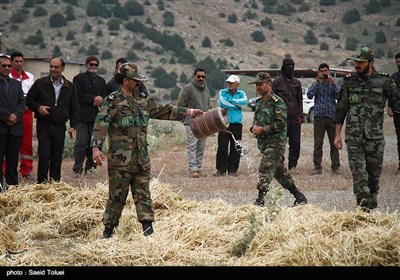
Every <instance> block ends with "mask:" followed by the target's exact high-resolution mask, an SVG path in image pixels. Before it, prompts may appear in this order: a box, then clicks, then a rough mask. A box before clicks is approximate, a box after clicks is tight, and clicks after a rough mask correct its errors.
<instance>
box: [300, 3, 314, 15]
mask: <svg viewBox="0 0 400 280" xmlns="http://www.w3.org/2000/svg"><path fill="white" fill-rule="evenodd" d="M310 9H311V7H310V5H309V4H307V3H303V4H301V6H300V7H299V12H300V13H302V12H308V11H309V10H310Z"/></svg>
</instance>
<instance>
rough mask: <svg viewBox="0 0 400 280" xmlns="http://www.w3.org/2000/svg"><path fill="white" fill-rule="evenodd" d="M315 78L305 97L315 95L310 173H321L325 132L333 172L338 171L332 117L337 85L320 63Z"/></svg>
mask: <svg viewBox="0 0 400 280" xmlns="http://www.w3.org/2000/svg"><path fill="white" fill-rule="evenodd" d="M318 71H319V73H318V74H317V79H316V81H315V82H314V83H312V84H311V86H310V87H309V89H308V92H307V97H308V98H310V99H312V98H313V97H315V101H314V102H315V107H314V153H313V162H314V170H313V171H312V172H311V174H310V175H319V174H322V166H321V162H322V146H323V143H324V137H325V132H326V133H327V134H328V138H329V144H330V146H331V148H330V157H331V162H332V164H331V169H332V172H333V173H337V172H338V171H339V166H340V161H339V151H338V149H336V147H335V145H334V140H335V123H334V122H333V118H334V116H335V112H336V99H337V98H338V93H339V85H338V84H337V83H336V82H335V80H334V79H333V77H332V75H331V74H330V71H329V66H328V64H326V63H322V64H320V65H319V67H318Z"/></svg>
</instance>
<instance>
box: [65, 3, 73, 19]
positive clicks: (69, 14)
mask: <svg viewBox="0 0 400 280" xmlns="http://www.w3.org/2000/svg"><path fill="white" fill-rule="evenodd" d="M65 14H66V17H65V18H66V20H67V21H74V20H75V19H76V18H75V14H74V8H72V6H71V5H68V6H67V8H66V11H65Z"/></svg>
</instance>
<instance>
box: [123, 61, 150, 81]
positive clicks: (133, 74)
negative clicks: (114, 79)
mask: <svg viewBox="0 0 400 280" xmlns="http://www.w3.org/2000/svg"><path fill="white" fill-rule="evenodd" d="M118 73H119V74H121V75H124V76H125V77H127V78H130V79H134V80H137V81H141V82H147V81H148V80H149V79H148V78H147V77H146V76H145V75H142V74H139V71H138V68H137V66H136V64H133V63H130V62H126V63H122V64H121V66H120V67H119V68H118Z"/></svg>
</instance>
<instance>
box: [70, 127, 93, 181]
mask: <svg viewBox="0 0 400 280" xmlns="http://www.w3.org/2000/svg"><path fill="white" fill-rule="evenodd" d="M93 126H94V122H85V123H79V124H78V125H77V127H76V140H75V146H74V159H75V162H74V166H73V167H72V170H73V171H74V173H78V174H81V173H82V171H83V163H84V161H85V157H86V162H85V171H88V170H89V169H90V168H92V167H96V166H95V164H94V161H93V152H92V149H91V148H90V140H91V138H92V132H93Z"/></svg>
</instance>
